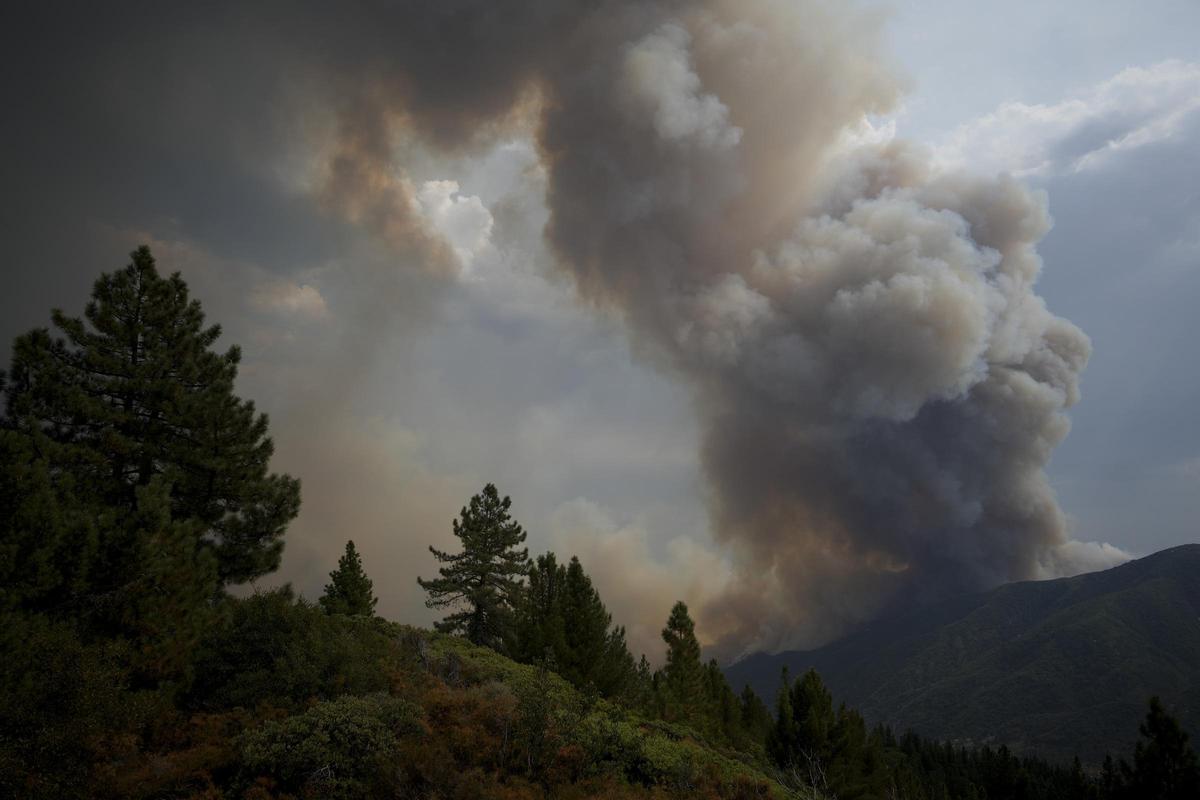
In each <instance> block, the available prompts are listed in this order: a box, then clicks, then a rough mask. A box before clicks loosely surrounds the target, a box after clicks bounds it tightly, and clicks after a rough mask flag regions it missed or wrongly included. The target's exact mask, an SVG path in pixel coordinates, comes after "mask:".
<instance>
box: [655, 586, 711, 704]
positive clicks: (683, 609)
mask: <svg viewBox="0 0 1200 800" xmlns="http://www.w3.org/2000/svg"><path fill="white" fill-rule="evenodd" d="M662 637H663V641H665V642H666V643H667V663H666V665H665V666H664V667H663V669H662V682H661V690H662V701H663V705H664V709H663V710H664V712H665V716H666V717H667V719H668V720H671V721H680V722H689V723H693V724H695V723H699V722H700V716H701V711H702V707H701V704H700V701H701V699H702V697H703V693H704V667H703V666H702V665H701V663H700V642H699V641H698V640H697V639H696V625H695V623H694V622H692V618H691V617H690V616H688V608H687V605H686V604H684V603H683V602H682V601H680V602H677V603H676V604H675V606H674V607H673V608H672V609H671V616H670V617H669V618H668V619H667V627H665V628H663V632H662Z"/></svg>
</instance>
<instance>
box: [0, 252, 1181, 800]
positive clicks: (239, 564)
mask: <svg viewBox="0 0 1200 800" xmlns="http://www.w3.org/2000/svg"><path fill="white" fill-rule="evenodd" d="M53 322H54V325H55V328H56V330H57V332H56V333H55V334H52V333H51V332H50V331H49V330H45V329H38V330H34V331H32V332H30V333H29V334H27V335H25V336H22V337H20V338H18V339H17V341H16V343H15V345H14V348H13V358H12V367H11V371H10V372H9V373H8V374H7V376H6V377H5V381H4V392H5V400H6V404H5V413H4V417H3V420H2V423H0V796H3V797H15V798H64V797H81V798H84V797H95V798H126V797H128V798H146V799H147V800H149V799H150V798H193V799H195V800H200V799H201V798H203V799H204V800H216V799H217V798H245V800H291V799H293V798H314V799H315V798H347V799H349V798H462V799H463V800H468V798H471V799H474V798H497V800H500V799H501V798H504V799H506V800H517V798H525V797H531V798H534V797H538V798H540V797H555V798H582V797H618V798H619V797H630V798H634V797H646V798H650V797H659V798H661V797H716V798H765V797H778V798H797V799H800V798H813V800H817V799H818V798H840V799H841V800H851V799H852V798H864V799H866V798H879V799H880V800H882V799H883V798H895V797H904V798H911V799H912V800H936V799H939V798H960V797H961V798H1028V799H1029V800H1042V799H1044V800H1052V799H1053V800H1063V799H1064V798H1066V799H1068V800H1070V798H1079V800H1084V798H1089V799H1091V800H1132V798H1145V797H1163V798H1172V800H1175V799H1176V798H1178V799H1179V800H1183V799H1184V798H1188V800H1191V799H1192V798H1194V797H1195V796H1196V795H1197V793H1198V792H1200V767H1198V766H1197V763H1196V756H1195V753H1194V752H1193V750H1192V749H1191V746H1190V744H1189V741H1188V739H1187V736H1186V735H1185V734H1184V733H1183V732H1182V730H1181V729H1180V728H1179V726H1178V724H1177V723H1176V722H1175V720H1174V719H1173V718H1171V716H1170V715H1169V714H1167V713H1166V712H1165V711H1164V709H1163V707H1162V706H1161V705H1160V704H1159V703H1158V702H1157V700H1155V701H1152V702H1151V705H1150V713H1149V714H1148V715H1147V716H1146V720H1145V722H1144V724H1143V726H1142V728H1141V730H1140V733H1141V740H1140V741H1139V742H1138V745H1137V747H1136V749H1135V750H1134V751H1133V755H1132V760H1131V761H1129V762H1126V761H1124V760H1121V761H1117V762H1114V761H1111V760H1110V761H1109V762H1106V764H1105V767H1104V770H1103V771H1102V772H1101V773H1099V774H1085V772H1084V771H1083V770H1082V768H1081V767H1080V764H1079V763H1078V762H1076V763H1074V764H1069V765H1068V764H1051V763H1048V762H1046V761H1044V760H1040V759H1038V758H1035V757H1029V756H1026V757H1017V756H1016V755H1014V754H1013V753H1011V752H1010V751H1009V750H1008V749H1006V748H999V749H991V748H987V747H984V748H980V749H968V748H961V747H952V746H949V745H944V744H941V743H939V742H937V741H932V740H928V739H922V738H919V737H917V736H916V735H913V734H909V733H900V732H899V731H900V730H901V728H900V727H899V726H896V727H894V728H893V727H884V726H875V727H869V726H868V724H867V723H866V721H865V720H864V717H863V715H861V714H860V713H859V712H858V711H856V710H855V709H854V708H852V707H849V706H847V705H845V704H842V703H839V702H835V697H834V696H833V695H831V694H830V692H829V691H828V690H827V689H826V687H825V685H824V683H823V681H822V679H821V677H820V676H819V675H818V674H817V673H816V672H813V671H808V672H805V673H804V674H803V675H800V676H798V677H797V678H796V679H795V680H792V679H791V678H790V677H788V676H786V675H784V676H782V677H779V676H777V683H776V686H777V687H778V689H779V691H778V692H777V693H772V695H771V705H770V707H768V705H767V704H765V703H764V702H762V701H761V700H760V699H759V698H758V696H757V695H756V694H755V693H754V692H752V691H750V690H749V689H748V688H746V689H743V690H742V691H741V692H735V690H734V687H733V686H731V685H730V683H729V682H728V681H727V680H726V677H725V675H724V674H723V673H722V670H721V669H720V668H719V667H718V665H717V663H716V662H715V661H711V660H710V661H708V662H707V663H705V662H704V661H703V660H702V659H701V646H700V642H699V640H698V639H697V636H696V633H695V624H694V621H693V619H692V617H691V615H690V613H689V609H688V607H687V606H686V604H684V603H683V602H677V603H675V604H674V606H673V607H672V608H670V609H663V614H664V618H665V625H664V628H663V631H662V639H663V652H662V653H661V655H662V658H661V659H655V661H656V662H660V663H661V666H659V667H658V668H656V669H655V668H652V666H651V663H650V660H649V659H648V658H647V654H639V655H640V658H637V659H635V657H634V655H633V654H632V653H631V652H630V651H629V648H628V646H627V643H626V639H625V632H624V630H623V629H622V628H621V627H620V626H618V625H614V624H613V620H612V617H611V615H610V614H609V612H608V610H607V608H606V606H605V604H604V602H603V600H602V598H601V597H600V594H599V592H598V591H597V590H596V588H595V587H594V586H593V584H592V581H591V579H590V578H589V576H588V575H587V572H586V570H585V566H584V564H582V563H581V562H580V561H579V559H577V558H574V557H572V558H569V559H567V560H566V563H561V562H560V561H559V558H558V556H556V555H555V554H554V553H544V554H542V555H539V556H537V557H536V558H534V559H530V557H529V553H528V551H527V549H526V548H524V547H523V546H522V545H523V544H524V542H525V540H526V533H525V531H524V529H523V527H522V526H521V525H520V524H519V522H518V521H517V520H515V519H514V518H513V517H512V515H511V500H510V498H508V497H506V496H503V495H501V493H500V492H499V490H498V489H497V488H496V486H495V485H494V484H490V483H489V484H487V485H485V486H484V488H483V489H482V491H480V492H479V493H478V494H476V495H474V496H473V497H471V498H470V499H469V500H468V501H467V504H466V505H464V506H463V507H462V509H461V511H460V512H459V515H458V518H457V519H455V520H454V523H453V526H452V529H453V533H454V535H455V537H456V538H457V539H458V548H459V549H457V550H455V551H452V552H446V551H440V550H436V549H433V548H431V550H432V552H431V556H432V559H431V561H432V562H433V563H436V564H437V565H439V566H438V570H437V577H432V578H428V579H426V578H424V577H418V576H417V575H414V576H413V580H416V581H419V583H420V585H421V586H422V587H423V588H424V589H425V591H426V592H427V597H428V601H427V602H428V605H429V606H430V607H431V608H436V609H441V610H442V611H443V613H444V616H443V617H442V619H441V620H440V621H439V622H438V623H437V624H436V630H435V631H426V630H421V629H417V628H413V627H409V626H405V625H400V624H397V623H395V622H391V621H387V620H384V619H382V618H380V617H378V616H376V615H375V608H376V597H375V594H374V584H373V582H372V580H371V578H370V572H371V568H372V567H371V564H369V563H364V561H363V559H362V557H361V555H360V554H359V552H358V550H357V548H356V547H355V546H354V544H353V542H352V541H348V542H346V543H345V549H344V553H343V555H342V557H341V558H340V559H339V561H338V563H337V564H336V565H333V564H331V565H330V568H331V569H330V578H329V583H328V584H327V585H326V586H325V589H324V592H323V593H322V595H321V596H320V598H319V599H316V601H315V602H310V601H309V600H307V599H305V598H302V597H299V596H297V595H296V594H295V593H294V592H293V591H292V590H291V589H290V588H288V587H284V588H280V589H277V590H274V591H269V592H256V593H252V594H250V595H249V596H239V594H244V593H241V592H237V591H235V589H236V588H237V587H239V586H241V585H243V584H245V583H246V582H247V581H249V580H251V579H253V578H256V577H260V576H263V575H267V574H269V573H270V572H272V571H273V570H274V569H275V568H276V567H277V566H278V564H279V559H280V553H281V550H282V547H283V544H284V541H285V533H286V529H287V525H288V523H289V522H290V521H291V520H292V519H293V518H294V517H295V516H296V514H297V513H298V509H299V503H300V496H301V495H300V485H299V482H298V481H296V480H295V479H294V478H292V477H290V476H287V475H279V474H275V473H272V472H270V458H271V455H272V443H271V439H270V437H269V423H268V420H267V418H266V417H265V416H264V415H262V414H260V413H258V411H257V410H256V408H255V407H254V405H253V404H252V403H251V402H249V401H246V400H243V399H241V398H238V397H237V396H236V395H235V394H234V380H235V378H236V374H237V366H238V363H239V359H240V353H239V351H238V350H237V348H236V347H234V348H230V349H229V350H227V351H226V352H225V353H223V354H222V353H217V352H215V351H213V350H212V349H211V348H212V346H213V345H214V344H215V342H216V341H217V339H218V338H219V336H220V329H219V328H217V327H215V326H214V327H205V325H204V316H203V313H202V312H201V309H200V306H199V304H198V303H197V302H196V301H194V300H191V299H190V298H189V297H188V292H187V287H186V285H185V284H184V282H183V281H182V279H181V278H180V277H179V276H178V275H173V276H170V277H168V278H164V277H162V276H161V275H160V274H159V273H158V270H157V267H156V265H155V263H154V260H153V258H152V257H151V255H150V252H149V250H148V249H146V248H140V249H139V250H137V251H135V252H134V254H133V260H132V263H131V264H130V265H129V266H128V267H126V268H125V269H123V270H120V271H118V272H115V273H111V274H105V275H102V276H101V277H100V279H99V280H98V281H97V282H96V284H95V287H94V289H93V292H92V298H91V301H90V302H89V303H88V305H87V306H86V309H85V315H84V318H82V319H76V318H72V317H69V316H67V315H65V314H63V313H61V312H55V313H54V314H53ZM649 655H650V656H654V655H657V654H649ZM834 677H835V679H836V676H834ZM1017 688H1019V686H1018V687H1017ZM839 699H840V698H839ZM1075 733H1076V734H1078V735H1079V736H1080V737H1081V739H1082V737H1084V736H1085V735H1086V733H1085V732H1083V731H1076V732H1075Z"/></svg>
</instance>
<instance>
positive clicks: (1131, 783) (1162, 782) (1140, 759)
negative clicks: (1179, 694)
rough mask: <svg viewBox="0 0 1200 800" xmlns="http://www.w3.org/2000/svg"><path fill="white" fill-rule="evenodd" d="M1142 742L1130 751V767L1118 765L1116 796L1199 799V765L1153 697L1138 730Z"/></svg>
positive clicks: (1185, 738)
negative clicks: (1118, 790) (1119, 775)
mask: <svg viewBox="0 0 1200 800" xmlns="http://www.w3.org/2000/svg"><path fill="white" fill-rule="evenodd" d="M1138 731H1139V732H1140V733H1141V735H1142V740H1141V741H1139V742H1138V743H1137V745H1136V746H1135V748H1134V751H1133V767H1132V768H1131V767H1130V766H1129V765H1128V764H1127V763H1125V761H1124V760H1122V762H1121V778H1122V781H1121V783H1122V784H1123V785H1122V787H1121V791H1120V792H1119V793H1118V795H1117V796H1118V797H1129V798H1135V797H1137V798H1142V797H1147V798H1148V797H1153V798H1162V800H1184V798H1196V797H1200V763H1198V762H1197V759H1196V752H1195V751H1194V750H1193V749H1192V747H1191V745H1190V744H1189V743H1188V735H1187V733H1186V732H1185V731H1184V730H1183V728H1182V727H1181V726H1180V724H1179V722H1178V721H1177V720H1176V719H1175V718H1174V717H1172V716H1171V715H1170V714H1168V713H1167V712H1166V710H1165V709H1164V708H1163V706H1162V702H1161V701H1160V700H1159V699H1158V698H1157V697H1152V698H1150V711H1149V712H1148V713H1147V714H1146V719H1145V720H1144V721H1143V722H1142V724H1141V725H1140V726H1139V727H1138Z"/></svg>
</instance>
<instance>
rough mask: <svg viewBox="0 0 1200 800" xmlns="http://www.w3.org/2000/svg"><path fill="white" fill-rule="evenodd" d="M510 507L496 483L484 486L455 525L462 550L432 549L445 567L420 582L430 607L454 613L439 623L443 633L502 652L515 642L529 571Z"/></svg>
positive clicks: (434, 555) (525, 551)
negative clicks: (518, 609) (518, 611)
mask: <svg viewBox="0 0 1200 800" xmlns="http://www.w3.org/2000/svg"><path fill="white" fill-rule="evenodd" d="M511 506H512V500H511V499H510V498H508V497H504V498H501V497H500V493H499V492H498V491H496V487H495V485H494V484H491V483H489V484H488V485H487V486H484V487H483V491H482V492H480V493H479V494H477V495H475V496H474V497H472V498H471V502H470V504H469V505H468V506H466V507H464V508H463V509H462V511H461V512H459V519H456V520H454V522H453V526H454V535H455V536H457V537H458V539H459V540H460V541H461V542H462V548H463V549H462V552H461V553H444V552H442V551H441V550H438V549H436V548H434V547H430V548H429V552H431V553H433V557H434V558H436V559H437V560H438V562H439V563H441V564H444V565H445V566H442V567H439V568H438V573H439V574H440V575H441V577H440V578H434V579H432V580H428V581H427V580H425V579H423V578H417V583H419V584H420V585H421V588H422V589H424V590H425V591H426V592H428V594H429V598H428V599H427V600H426V601H425V605H426V606H427V607H429V608H452V609H455V610H454V611H452V612H451V613H450V614H449V615H448V616H446V618H445V619H443V620H441V621H440V622H437V623H435V627H436V628H437V629H438V630H439V631H442V632H443V633H458V634H462V635H464V636H466V637H467V638H468V639H469V640H470V641H472V642H474V643H475V644H481V645H486V646H488V647H491V648H493V649H497V650H502V649H504V647H505V643H506V642H508V641H509V640H510V637H511V635H512V627H513V609H514V607H515V605H516V603H517V601H518V599H519V595H520V592H521V587H522V578H523V577H524V576H525V575H526V573H528V571H529V551H528V550H527V549H525V548H522V549H520V550H517V549H516V548H517V546H518V545H520V544H521V543H522V542H524V541H525V531H524V530H523V529H522V528H521V526H520V525H519V524H517V521H516V520H514V519H512V517H511V516H510V515H509V508H511Z"/></svg>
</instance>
